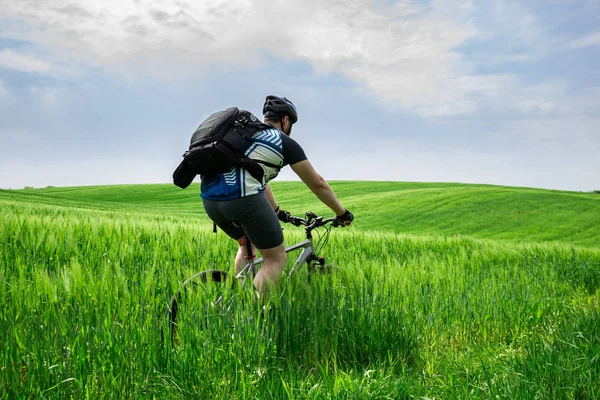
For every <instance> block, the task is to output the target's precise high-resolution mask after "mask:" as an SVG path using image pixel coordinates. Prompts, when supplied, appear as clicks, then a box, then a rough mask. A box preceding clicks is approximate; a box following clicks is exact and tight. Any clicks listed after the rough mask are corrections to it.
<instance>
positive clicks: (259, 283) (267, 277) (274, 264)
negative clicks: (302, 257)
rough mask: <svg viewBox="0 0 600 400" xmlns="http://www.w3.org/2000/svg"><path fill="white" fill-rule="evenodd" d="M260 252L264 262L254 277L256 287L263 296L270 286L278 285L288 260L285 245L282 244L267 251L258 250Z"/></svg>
mask: <svg viewBox="0 0 600 400" xmlns="http://www.w3.org/2000/svg"><path fill="white" fill-rule="evenodd" d="M258 251H260V254H261V256H262V257H263V260H264V262H263V266H262V267H261V269H260V270H259V271H258V273H257V274H256V276H255V277H254V287H255V288H256V290H257V291H258V293H259V294H261V295H263V294H264V293H266V292H267V290H268V288H269V287H270V286H273V285H276V284H277V282H278V281H279V277H281V274H282V273H283V267H284V266H285V259H286V257H285V245H284V244H283V243H282V244H280V245H279V246H277V247H273V248H271V249H266V250H264V249H263V250H261V249H258Z"/></svg>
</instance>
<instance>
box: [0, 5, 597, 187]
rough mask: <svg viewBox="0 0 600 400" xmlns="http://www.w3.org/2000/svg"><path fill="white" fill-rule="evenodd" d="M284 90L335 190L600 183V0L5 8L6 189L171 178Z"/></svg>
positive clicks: (1, 181)
mask: <svg viewBox="0 0 600 400" xmlns="http://www.w3.org/2000/svg"><path fill="white" fill-rule="evenodd" d="M270 94H276V95H280V96H286V97H288V98H289V99H291V100H292V101H293V102H294V103H295V105H296V106H297V108H298V113H299V121H298V123H297V124H296V125H295V126H294V130H293V137H294V138H295V139H296V141H297V142H298V143H300V145H301V146H302V147H303V148H304V150H305V152H306V154H307V156H308V158H309V159H310V161H311V162H312V164H313V165H314V166H315V169H316V170H317V171H318V172H319V173H320V174H321V175H322V176H323V177H324V178H325V179H327V180H392V181H418V182H464V183H485V184H493V185H509V186H526V187H536V188H547V189H560V190H573V191H591V190H598V189H600V2H598V0H527V1H519V0H485V1H472V0H467V1H464V0H430V1H426V0H398V1H390V0H370V1H369V0H347V1H344V0H303V1H291V0H278V1H266V0H203V1H198V0H177V1H166V0H152V1H145V0H103V1H102V2H99V1H96V0H94V1H92V0H78V1H69V0H51V1H40V0H18V1H15V0H0V188H23V187H26V186H30V187H46V186H82V185H105V184H126V183H167V182H171V181H172V180H171V176H172V173H173V170H174V169H175V167H177V165H178V164H179V162H180V160H181V155H182V153H183V152H184V151H185V150H186V149H187V146H188V145H189V139H190V137H191V134H192V132H193V131H194V130H195V128H196V127H197V126H198V125H199V124H200V122H202V120H204V119H205V118H206V117H207V116H208V115H210V114H211V113H213V112H214V111H217V110H219V109H222V108H225V107H231V106H237V107H240V108H243V109H247V110H249V111H251V112H253V113H255V114H256V115H257V116H261V111H262V104H263V102H264V99H265V97H266V96H267V95H270ZM278 179H280V180H293V179H297V177H296V176H295V175H294V174H293V172H292V171H291V169H290V168H289V167H288V168H285V169H283V170H282V172H281V174H280V176H279V177H278Z"/></svg>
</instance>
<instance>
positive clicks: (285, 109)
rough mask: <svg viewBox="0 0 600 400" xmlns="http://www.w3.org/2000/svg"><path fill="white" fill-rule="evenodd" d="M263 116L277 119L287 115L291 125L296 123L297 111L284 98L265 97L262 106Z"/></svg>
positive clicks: (292, 104)
mask: <svg viewBox="0 0 600 400" xmlns="http://www.w3.org/2000/svg"><path fill="white" fill-rule="evenodd" d="M263 115H264V116H265V117H275V118H279V117H282V116H284V115H288V116H289V117H290V119H291V120H292V124H295V123H296V122H297V121H298V111H296V106H295V105H294V103H292V102H291V101H289V100H288V99H286V98H285V97H279V96H274V95H271V96H267V99H266V100H265V105H264V106H263Z"/></svg>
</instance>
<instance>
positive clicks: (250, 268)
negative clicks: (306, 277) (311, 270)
mask: <svg viewBox="0 0 600 400" xmlns="http://www.w3.org/2000/svg"><path fill="white" fill-rule="evenodd" d="M298 249H303V250H302V253H300V255H299V256H298V258H297V259H296V263H295V264H294V266H293V267H292V268H291V269H290V272H289V276H292V275H294V273H295V272H296V270H299V269H300V268H302V264H304V263H305V262H307V263H310V262H311V261H313V260H318V261H321V260H322V258H319V257H317V253H316V251H315V247H314V245H313V239H312V237H310V238H308V239H306V240H304V241H302V242H300V243H297V244H295V245H293V246H290V247H287V248H286V249H285V253H286V254H287V253H290V252H292V251H295V250H298ZM263 262H264V260H263V258H262V257H260V258H249V261H248V263H247V264H246V266H245V267H244V268H242V270H241V271H240V272H239V273H238V274H237V275H236V276H235V277H236V278H237V279H241V280H242V285H243V284H244V282H245V281H246V278H247V277H248V275H251V276H254V275H256V267H257V266H258V265H260V264H262V263H263Z"/></svg>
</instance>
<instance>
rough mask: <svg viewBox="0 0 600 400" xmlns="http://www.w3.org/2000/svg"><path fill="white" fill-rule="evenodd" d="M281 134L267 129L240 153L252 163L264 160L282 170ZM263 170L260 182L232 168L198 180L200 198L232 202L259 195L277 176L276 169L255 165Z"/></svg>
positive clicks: (242, 169) (259, 133) (257, 134)
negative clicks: (200, 181)
mask: <svg viewBox="0 0 600 400" xmlns="http://www.w3.org/2000/svg"><path fill="white" fill-rule="evenodd" d="M282 135H284V133H282V132H281V131H279V130H278V129H275V128H271V129H265V130H263V131H259V132H256V133H255V134H254V136H252V139H251V140H250V144H249V145H248V147H247V148H246V150H245V152H244V154H245V155H246V156H248V157H249V158H251V159H253V160H259V161H265V162H268V163H271V164H274V165H279V166H280V167H283V166H284V165H285V161H284V157H283V141H282ZM258 165H259V166H260V167H261V168H262V169H263V171H264V174H263V179H262V181H260V182H259V181H258V180H256V179H255V178H253V177H252V176H251V175H250V173H248V171H246V170H245V169H244V168H240V167H232V168H231V170H230V171H229V172H226V173H222V174H216V175H212V176H203V177H202V186H201V188H202V189H201V196H202V198H203V199H207V200H233V199H238V198H240V197H245V196H250V195H253V194H258V193H261V192H263V191H264V190H265V186H266V185H267V183H268V182H269V181H271V180H272V179H274V178H275V177H276V176H277V175H278V174H279V169H277V168H274V167H269V166H267V165H264V164H258Z"/></svg>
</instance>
